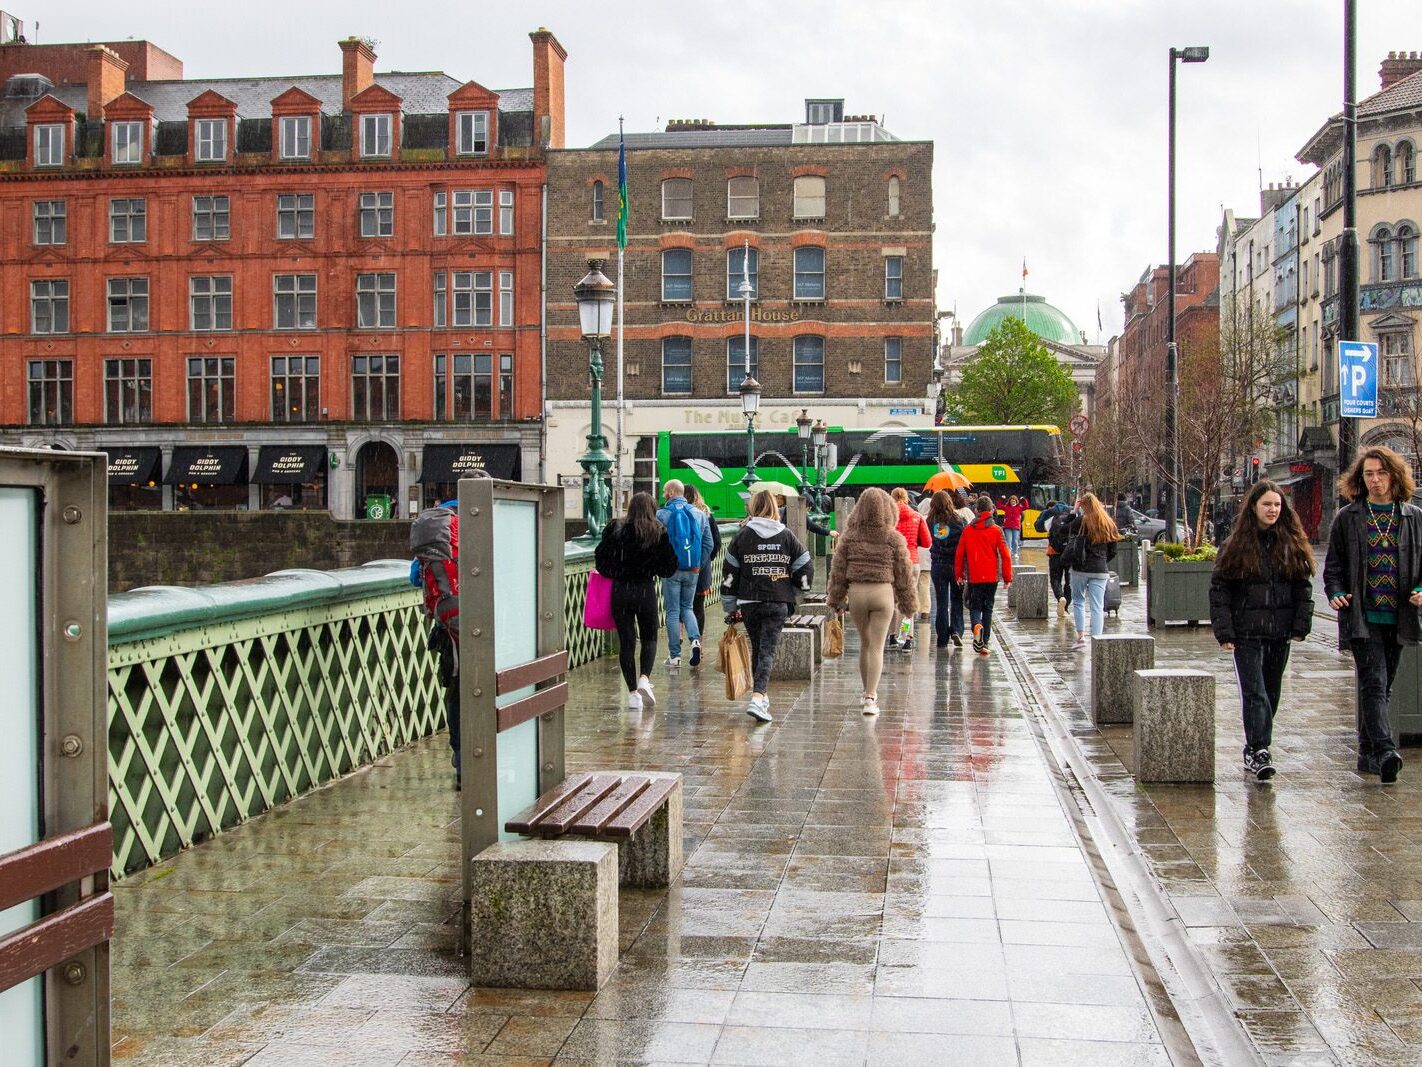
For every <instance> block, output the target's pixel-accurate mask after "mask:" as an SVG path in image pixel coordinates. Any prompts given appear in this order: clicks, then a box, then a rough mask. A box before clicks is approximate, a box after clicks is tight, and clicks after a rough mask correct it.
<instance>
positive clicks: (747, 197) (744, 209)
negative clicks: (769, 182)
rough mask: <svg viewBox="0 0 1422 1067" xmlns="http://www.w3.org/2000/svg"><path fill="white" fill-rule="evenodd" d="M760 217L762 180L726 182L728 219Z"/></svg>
mask: <svg viewBox="0 0 1422 1067" xmlns="http://www.w3.org/2000/svg"><path fill="white" fill-rule="evenodd" d="M759 217H760V179H759V178H732V179H730V180H729V181H727V182H726V218H728V219H756V218H759Z"/></svg>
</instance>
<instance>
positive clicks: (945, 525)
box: [928, 512, 968, 578]
mask: <svg viewBox="0 0 1422 1067" xmlns="http://www.w3.org/2000/svg"><path fill="white" fill-rule="evenodd" d="M953 517H954V518H956V519H957V520H958V522H957V523H956V524H954V523H952V522H940V523H937V524H935V525H933V526H930V527H929V529H928V534H929V536H930V537H932V538H933V546H932V548H930V549H929V557H930V558H931V559H932V561H933V573H934V575H935V576H937V577H940V578H942V577H947V578H951V577H952V576H953V569H954V567H956V566H957V561H958V542H959V541H960V540H961V539H962V537H963V531H964V530H966V529H967V528H968V524H967V523H965V522H963V521H962V518H963V517H962V516H961V515H958V514H957V513H956V512H955V513H954V516H953Z"/></svg>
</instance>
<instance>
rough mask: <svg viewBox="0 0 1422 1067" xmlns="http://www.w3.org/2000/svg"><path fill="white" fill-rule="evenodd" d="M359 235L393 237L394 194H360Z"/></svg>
mask: <svg viewBox="0 0 1422 1067" xmlns="http://www.w3.org/2000/svg"><path fill="white" fill-rule="evenodd" d="M360 235H361V236H362V237H393V236H394V235H395V194H394V193H361V194H360Z"/></svg>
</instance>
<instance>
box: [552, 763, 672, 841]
mask: <svg viewBox="0 0 1422 1067" xmlns="http://www.w3.org/2000/svg"><path fill="white" fill-rule="evenodd" d="M651 784H652V779H650V778H643V777H641V776H640V775H628V776H627V777H626V778H624V779H623V780H622V784H621V785H620V786H618V787H617V788H616V789H614V790H613V791H612V792H611V793H610V794H608V795H607V796H606V797H604V798H603V799H602V800H601V801H600V802H598V803H597V804H596V805H594V806H593V807H591V808H589V809H588V810H587V811H586V812H585V813H584V814H583V816H582V818H580V819H579V820H578V821H577V822H575V823H573V825H572V826H570V827H569V828H568V833H570V834H586V835H589V836H591V835H594V834H601V833H602V832H603V826H604V825H605V824H606V823H607V822H608V821H609V820H611V819H612V818H613V816H616V815H620V814H621V813H622V811H623V809H625V808H626V807H627V806H628V805H629V804H631V803H632V802H633V801H634V800H636V799H637V798H638V797H639V796H641V795H642V794H643V793H644V792H646V790H647V787H648V786H650V785H651Z"/></svg>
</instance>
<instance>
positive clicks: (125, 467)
mask: <svg viewBox="0 0 1422 1067" xmlns="http://www.w3.org/2000/svg"><path fill="white" fill-rule="evenodd" d="M104 451H105V452H107V453H108V454H109V484H110V485H148V484H150V483H152V482H156V481H157V480H158V469H159V467H161V466H162V465H163V450H162V449H161V448H149V447H147V446H142V445H140V446H135V447H133V448H120V447H117V446H114V447H111V448H106V449H104Z"/></svg>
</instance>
